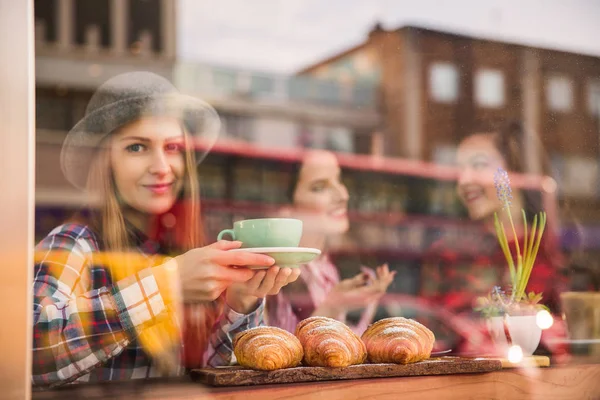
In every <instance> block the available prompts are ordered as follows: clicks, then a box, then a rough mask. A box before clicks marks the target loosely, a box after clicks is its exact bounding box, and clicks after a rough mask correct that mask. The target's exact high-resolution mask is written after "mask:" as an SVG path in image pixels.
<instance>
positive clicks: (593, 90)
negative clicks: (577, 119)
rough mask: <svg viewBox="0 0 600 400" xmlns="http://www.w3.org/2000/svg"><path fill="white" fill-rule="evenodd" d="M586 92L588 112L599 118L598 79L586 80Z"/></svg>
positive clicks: (599, 91) (599, 83)
mask: <svg viewBox="0 0 600 400" xmlns="http://www.w3.org/2000/svg"><path fill="white" fill-rule="evenodd" d="M587 92H588V109H589V111H590V114H592V115H594V116H596V117H599V118H600V79H594V80H591V81H590V82H588V85H587Z"/></svg>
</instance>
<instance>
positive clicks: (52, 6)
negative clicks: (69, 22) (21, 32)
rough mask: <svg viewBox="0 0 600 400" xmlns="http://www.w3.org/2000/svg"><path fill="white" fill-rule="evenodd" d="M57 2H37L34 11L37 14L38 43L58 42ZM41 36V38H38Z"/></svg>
mask: <svg viewBox="0 0 600 400" xmlns="http://www.w3.org/2000/svg"><path fill="white" fill-rule="evenodd" d="M56 3H57V1H56V0H35V2H34V6H33V11H34V13H35V26H36V27H37V28H38V30H37V31H36V38H35V39H36V41H42V42H56V36H57V31H56V16H55V14H56V9H57V7H58V5H57V4H56ZM38 35H39V36H38Z"/></svg>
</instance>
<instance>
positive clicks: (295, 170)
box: [285, 161, 303, 204]
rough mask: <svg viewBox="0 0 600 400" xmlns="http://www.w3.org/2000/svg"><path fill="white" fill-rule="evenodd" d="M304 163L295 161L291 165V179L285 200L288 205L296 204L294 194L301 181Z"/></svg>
mask: <svg viewBox="0 0 600 400" xmlns="http://www.w3.org/2000/svg"><path fill="white" fill-rule="evenodd" d="M302 164H303V161H294V162H292V163H291V164H290V165H289V171H290V172H289V173H290V179H289V181H288V185H287V188H286V191H285V199H286V202H287V203H288V204H294V193H295V192H296V187H297V186H298V180H299V179H300V170H301V169H302Z"/></svg>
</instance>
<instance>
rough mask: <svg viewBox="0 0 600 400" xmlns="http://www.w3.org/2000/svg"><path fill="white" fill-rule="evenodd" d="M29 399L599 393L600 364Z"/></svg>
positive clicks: (126, 386) (94, 391) (81, 390)
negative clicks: (481, 372) (465, 373)
mask: <svg viewBox="0 0 600 400" xmlns="http://www.w3.org/2000/svg"><path fill="white" fill-rule="evenodd" d="M32 398H33V399H61V400H66V399H74V398H85V399H86V400H91V399H98V398H107V399H121V398H128V399H132V398H133V399H215V400H221V399H227V400H237V399H240V400H254V399H260V400H268V399H286V400H294V399H315V400H321V399H322V400H337V399H339V400H342V399H343V400H349V399H378V400H379V399H382V400H383V399H402V400H407V399H419V400H427V399H433V400H445V399H461V400H462V399H543V400H549V399H569V400H571V399H600V364H575V365H565V366H557V367H550V368H531V369H509V370H502V371H498V372H490V373H484V374H472V375H445V376H429V377H403V378H383V379H361V380H353V381H338V382H320V383H303V384H290V385H269V386H249V387H238V388H219V389H216V388H210V387H207V386H203V385H201V384H198V383H194V382H191V381H190V380H189V379H186V378H181V379H177V380H175V381H169V382H165V381H153V382H152V381H146V382H144V383H142V382H126V383H107V384H102V385H85V386H84V385H82V386H78V387H68V388H63V389H58V390H52V391H45V392H34V393H33V394H32Z"/></svg>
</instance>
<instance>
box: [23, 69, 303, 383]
mask: <svg viewBox="0 0 600 400" xmlns="http://www.w3.org/2000/svg"><path fill="white" fill-rule="evenodd" d="M218 130H219V118H218V116H217V114H216V112H215V111H214V110H213V109H212V107H210V106H209V105H208V104H206V103H204V102H202V101H200V100H197V99H194V98H191V97H187V96H183V95H181V94H179V93H178V92H177V91H176V90H175V88H174V87H173V86H172V85H171V84H170V83H169V82H168V81H166V80H165V79H164V78H162V77H159V76H157V75H154V74H151V73H147V72H135V73H128V74H123V75H119V76H116V77H114V78H112V79H110V80H109V81H107V82H106V83H104V84H103V85H102V86H101V87H100V88H99V89H98V90H97V92H96V93H95V94H94V96H93V97H92V99H91V100H90V103H89V105H88V108H87V110H86V115H85V117H84V118H83V120H82V121H80V122H79V123H78V124H77V125H75V127H74V128H73V129H72V130H71V132H69V134H68V135H67V137H66V139H65V142H64V144H63V148H62V152H61V166H62V170H63V173H64V175H65V177H66V178H67V179H68V180H69V181H70V182H71V183H72V184H73V185H74V186H76V187H78V188H81V189H85V190H86V191H87V193H89V194H90V195H92V196H94V197H96V198H100V206H99V208H98V209H94V210H88V211H89V212H87V213H81V214H80V215H76V216H75V217H74V218H72V219H71V220H69V221H67V222H66V223H65V224H63V225H61V226H59V227H57V228H55V229H54V230H52V231H51V232H50V233H49V234H48V236H47V237H46V238H44V239H43V240H42V241H41V242H40V243H39V244H38V246H37V249H36V250H37V253H36V265H35V271H34V272H35V279H34V305H33V308H34V315H33V331H34V334H33V368H32V375H33V376H32V379H33V383H34V384H35V385H39V386H57V385H62V384H65V383H69V382H73V381H78V382H82V381H83V382H88V381H104V380H123V379H135V378H139V377H151V376H157V375H165V374H169V375H171V374H180V373H182V372H183V368H182V367H183V366H186V367H197V366H200V365H205V364H209V365H223V364H228V363H229V362H230V361H231V359H232V351H231V349H232V338H233V336H234V335H235V334H237V333H238V332H240V331H243V330H245V329H248V328H250V327H254V326H257V325H260V324H262V320H263V318H262V315H263V298H264V297H265V296H267V295H271V294H276V293H278V292H279V290H280V288H281V287H282V286H285V285H286V284H287V283H289V282H292V281H294V280H295V279H296V278H297V277H298V274H299V272H298V271H292V270H291V269H290V268H279V267H278V266H274V265H273V264H274V260H273V259H272V258H271V257H269V256H266V255H261V254H254V253H250V252H245V251H239V252H229V251H228V250H232V249H237V248H239V247H240V246H241V243H240V242H227V241H221V242H218V243H214V244H212V245H210V246H205V247H201V246H202V235H201V226H200V215H199V211H200V203H199V188H198V178H197V175H196V167H197V163H196V160H197V159H202V158H203V157H204V156H205V155H206V152H207V151H208V149H206V148H205V147H203V150H202V152H201V153H198V152H196V151H195V147H194V141H195V140H196V139H197V138H202V139H203V140H204V142H205V143H206V142H208V143H209V144H212V143H214V141H215V139H216V135H217V134H218ZM86 146H87V147H90V146H91V147H92V148H94V154H93V157H91V158H89V157H86V156H85V155H84V154H85V153H83V152H81V151H80V150H81V149H82V148H83V147H86ZM209 148H210V146H209ZM83 215H90V216H89V217H84V216H83ZM167 256H171V257H174V258H168V257H167ZM250 265H252V266H255V265H258V266H264V267H270V268H268V270H263V271H258V272H254V271H251V270H250V269H247V268H231V266H238V267H243V266H250ZM182 302H185V304H186V306H185V309H183V308H182ZM190 310H191V311H192V312H190ZM183 315H185V316H190V315H193V316H194V324H190V323H188V321H186V320H182V318H183ZM221 317H222V318H221ZM199 320H200V321H201V322H199ZM182 325H183V326H184V330H183V336H184V341H185V342H186V343H185V344H186V346H185V350H186V351H185V353H184V355H185V360H184V363H183V365H182V364H181V363H180V360H179V357H180V353H181V350H182V347H181V342H180V337H181V332H180V329H179V327H180V326H182ZM74 343H76V345H74Z"/></svg>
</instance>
